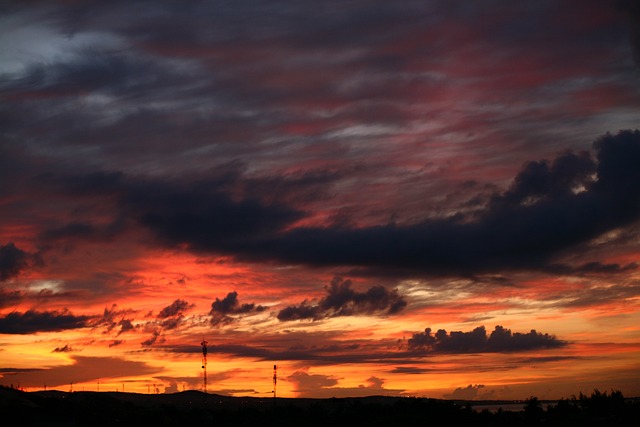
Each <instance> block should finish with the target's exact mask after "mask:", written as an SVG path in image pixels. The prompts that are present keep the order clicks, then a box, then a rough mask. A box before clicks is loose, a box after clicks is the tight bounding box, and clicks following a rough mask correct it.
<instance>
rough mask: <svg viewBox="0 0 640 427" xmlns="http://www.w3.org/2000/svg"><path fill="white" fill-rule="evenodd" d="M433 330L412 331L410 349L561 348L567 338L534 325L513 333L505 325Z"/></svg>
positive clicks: (430, 351) (431, 351) (421, 351)
mask: <svg viewBox="0 0 640 427" xmlns="http://www.w3.org/2000/svg"><path fill="white" fill-rule="evenodd" d="M431 332H432V331H431V328H427V329H425V331H424V332H418V333H415V334H413V336H412V337H411V338H409V340H408V341H407V345H408V348H409V351H412V352H416V353H418V354H436V353H455V354H466V353H501V352H517V351H528V350H540V349H548V348H558V347H563V346H566V345H567V342H565V341H562V340H559V339H557V338H556V337H555V336H553V335H549V334H542V333H539V332H536V331H535V330H533V329H532V330H531V331H530V332H527V333H521V332H515V333H512V332H511V330H510V329H506V328H503V327H502V326H496V327H495V329H494V330H493V331H492V332H491V334H490V335H489V336H487V332H486V329H485V328H484V326H479V327H477V328H475V329H474V330H473V331H470V332H461V331H452V332H450V333H447V331H446V330H444V329H439V330H438V331H437V332H436V333H435V334H434V335H432V334H431Z"/></svg>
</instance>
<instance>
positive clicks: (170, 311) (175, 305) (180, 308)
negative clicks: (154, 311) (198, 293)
mask: <svg viewBox="0 0 640 427" xmlns="http://www.w3.org/2000/svg"><path fill="white" fill-rule="evenodd" d="M193 307H195V305H194V304H189V303H188V302H186V301H185V300H181V299H177V300H175V301H174V302H172V303H171V304H170V305H168V306H166V307H165V308H163V309H162V310H161V311H160V313H158V319H166V318H167V317H174V316H182V315H183V314H184V312H185V311H187V310H189V309H191V308H193Z"/></svg>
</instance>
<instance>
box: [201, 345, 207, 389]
mask: <svg viewBox="0 0 640 427" xmlns="http://www.w3.org/2000/svg"><path fill="white" fill-rule="evenodd" d="M207 344H208V343H207V340H205V339H204V337H203V338H202V342H201V343H200V345H201V346H202V369H203V372H204V377H203V378H204V392H205V394H206V393H207Z"/></svg>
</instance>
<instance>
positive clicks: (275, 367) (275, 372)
mask: <svg viewBox="0 0 640 427" xmlns="http://www.w3.org/2000/svg"><path fill="white" fill-rule="evenodd" d="M277 383H278V367H277V366H276V365H273V406H274V407H275V406H276V384H277Z"/></svg>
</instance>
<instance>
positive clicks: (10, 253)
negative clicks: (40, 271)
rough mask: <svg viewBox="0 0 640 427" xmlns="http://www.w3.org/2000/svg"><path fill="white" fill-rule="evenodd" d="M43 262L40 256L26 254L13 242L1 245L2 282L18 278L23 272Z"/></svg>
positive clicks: (0, 274) (0, 270) (0, 277)
mask: <svg viewBox="0 0 640 427" xmlns="http://www.w3.org/2000/svg"><path fill="white" fill-rule="evenodd" d="M41 262H42V261H41V258H40V257H39V255H37V254H30V253H28V252H25V251H23V250H22V249H20V248H18V247H17V246H16V245H15V244H13V242H9V243H7V244H6V245H0V282H4V281H5V280H9V279H11V278H13V277H16V276H17V275H19V274H20V272H22V271H23V270H26V269H28V268H30V267H32V266H34V265H39V264H41Z"/></svg>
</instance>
